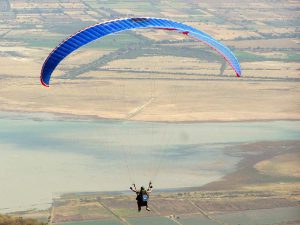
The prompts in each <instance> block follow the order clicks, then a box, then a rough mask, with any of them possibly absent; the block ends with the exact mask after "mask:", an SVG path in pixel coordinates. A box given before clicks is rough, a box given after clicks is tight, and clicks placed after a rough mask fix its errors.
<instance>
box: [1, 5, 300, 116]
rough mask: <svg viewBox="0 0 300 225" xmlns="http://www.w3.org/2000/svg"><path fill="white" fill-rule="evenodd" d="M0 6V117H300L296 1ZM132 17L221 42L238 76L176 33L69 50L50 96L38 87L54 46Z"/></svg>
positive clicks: (143, 33) (133, 35)
mask: <svg viewBox="0 0 300 225" xmlns="http://www.w3.org/2000/svg"><path fill="white" fill-rule="evenodd" d="M4 2H6V1H4ZM3 4H4V5H3V6H2V7H3V9H5V10H4V15H5V16H4V17H0V37H1V40H2V41H1V43H0V60H1V71H0V78H1V83H0V87H1V88H0V96H1V98H0V105H1V110H2V111H26V112H50V113H56V114H64V115H66V114H68V115H71V116H94V117H100V118H103V117H104V118H119V119H126V118H128V115H129V114H131V113H132V112H136V113H135V116H133V117H131V119H132V120H156V121H211V120H214V121H239V120H276V119H299V117H300V116H299V115H300V101H299V99H300V93H299V78H300V77H299V54H298V53H297V52H298V49H299V42H298V41H297V38H295V35H296V32H297V31H296V30H297V29H296V28H297V25H296V24H295V25H294V26H290V24H291V23H293V21H294V20H295V18H297V17H296V13H295V12H294V11H291V9H292V8H293V7H295V2H294V1H284V2H281V1H279V2H276V3H272V4H269V2H268V1H263V2H259V3H258V2H253V3H250V2H249V3H243V4H241V3H239V2H238V1H236V0H232V1H229V2H222V1H217V2H213V3H211V2H210V1H201V2H198V1H192V0H189V1H185V2H182V1H176V4H175V3H174V4H171V3H170V2H168V1H164V2H156V3H155V8H153V7H151V4H149V2H143V1H141V2H139V3H136V4H132V2H127V3H124V2H121V1H116V2H114V3H108V2H105V3H99V2H97V1H93V0H90V1H81V0H78V1H76V2H73V3H70V2H67V1H61V2H49V1H46V2H40V1H39V2H37V1H29V2H25V1H21V0H18V1H12V2H9V3H7V2H6V3H3ZM5 4H6V5H5ZM7 4H8V5H7ZM191 6H192V7H191ZM233 6H234V7H233ZM133 15H134V16H156V17H167V18H170V19H174V20H178V21H181V22H185V23H187V24H189V25H192V26H194V27H197V28H199V29H200V30H203V31H205V32H207V33H209V34H211V35H212V36H214V37H215V38H217V39H218V40H221V41H224V43H225V44H227V45H229V46H230V47H232V48H233V51H234V52H235V53H236V54H237V57H238V58H239V60H240V62H241V66H242V70H243V78H241V79H237V78H235V77H234V72H233V71H232V70H231V68H230V67H229V66H228V65H225V64H224V61H223V59H222V57H220V56H217V55H216V54H214V53H213V52H212V51H211V50H209V49H208V48H207V47H204V46H203V45H201V44H200V43H197V42H194V41H193V40H189V39H187V38H186V37H184V36H182V35H178V34H176V33H174V32H165V31H160V30H158V31H154V30H137V31H133V32H125V33H124V34H118V35H113V36H110V37H107V38H104V39H103V40H100V41H98V42H96V43H93V44H91V45H88V46H86V47H84V48H82V50H80V51H77V52H76V53H73V54H72V55H70V56H69V57H68V58H66V59H65V60H64V61H63V62H62V63H61V65H59V66H58V68H57V69H56V71H55V73H54V75H53V80H52V86H51V87H50V88H49V89H45V88H43V87H41V86H40V85H39V73H40V70H41V67H42V64H43V61H44V59H45V58H46V57H47V55H48V54H49V52H50V51H51V49H53V48H54V47H55V46H56V45H57V44H58V43H59V42H60V41H61V40H63V39H65V38H66V37H68V35H70V34H72V33H74V32H76V31H78V30H79V29H81V28H82V27H84V26H87V25H90V24H93V23H95V22H101V21H105V20H107V19H110V18H119V17H126V16H133ZM254 15H255V16H254ZM278 16H280V18H281V21H280V22H278V20H277V18H278ZM49 24H52V25H53V26H50V25H49ZM291 27H292V28H291ZM16 28H17V29H16ZM66 77H67V78H68V79H65V78H66ZM153 80H154V81H153ZM278 96H280V98H279V97H278ZM151 99H152V100H151Z"/></svg>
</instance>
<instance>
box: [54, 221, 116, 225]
mask: <svg viewBox="0 0 300 225" xmlns="http://www.w3.org/2000/svg"><path fill="white" fill-rule="evenodd" d="M121 224H122V223H120V222H119V221H117V220H93V221H77V222H70V223H57V224H56V225H121Z"/></svg>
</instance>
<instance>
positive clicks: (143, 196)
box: [130, 182, 153, 212]
mask: <svg viewBox="0 0 300 225" xmlns="http://www.w3.org/2000/svg"><path fill="white" fill-rule="evenodd" d="M152 188H153V186H152V183H151V182H149V186H148V189H147V190H146V189H145V188H144V187H141V189H140V190H137V189H136V186H135V184H133V187H130V190H132V191H133V192H135V193H136V201H137V205H138V211H139V212H140V211H141V209H142V207H143V206H146V210H147V211H150V209H149V207H148V200H149V194H150V193H151V191H152Z"/></svg>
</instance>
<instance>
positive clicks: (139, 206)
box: [138, 203, 142, 212]
mask: <svg viewBox="0 0 300 225" xmlns="http://www.w3.org/2000/svg"><path fill="white" fill-rule="evenodd" d="M141 209H142V207H141V204H139V203H138V210H139V212H140V211H141Z"/></svg>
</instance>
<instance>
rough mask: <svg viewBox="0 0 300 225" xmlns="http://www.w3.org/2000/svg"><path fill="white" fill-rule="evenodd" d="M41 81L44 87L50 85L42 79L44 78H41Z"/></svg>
mask: <svg viewBox="0 0 300 225" xmlns="http://www.w3.org/2000/svg"><path fill="white" fill-rule="evenodd" d="M40 81H41V84H42V85H43V86H44V87H49V85H48V84H46V83H45V82H44V81H43V79H42V78H41V79H40Z"/></svg>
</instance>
